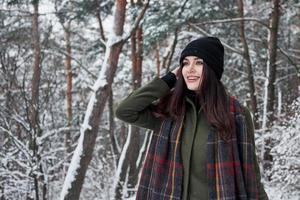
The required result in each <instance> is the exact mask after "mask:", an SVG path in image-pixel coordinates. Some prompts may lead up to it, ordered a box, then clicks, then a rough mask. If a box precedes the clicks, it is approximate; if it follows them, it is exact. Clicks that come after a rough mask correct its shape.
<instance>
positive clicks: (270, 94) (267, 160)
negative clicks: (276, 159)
mask: <svg viewBox="0 0 300 200" xmlns="http://www.w3.org/2000/svg"><path fill="white" fill-rule="evenodd" d="M279 7H280V0H273V9H272V13H271V18H270V25H269V26H270V30H269V35H268V38H269V40H268V63H267V71H266V76H267V80H266V84H265V85H266V87H265V102H264V115H263V117H264V119H263V125H262V128H264V129H265V128H268V127H270V126H271V125H272V123H273V122H274V121H275V113H274V111H275V108H274V107H275V101H276V98H275V81H276V73H277V71H276V68H277V64H276V61H277V49H278V46H277V42H278V27H279V18H280V10H279ZM263 146H264V152H263V157H264V159H263V169H264V170H266V169H270V168H271V166H272V160H273V157H272V155H271V154H270V152H271V138H267V139H266V140H265V141H264V144H263ZM267 178H268V179H270V176H269V177H267Z"/></svg>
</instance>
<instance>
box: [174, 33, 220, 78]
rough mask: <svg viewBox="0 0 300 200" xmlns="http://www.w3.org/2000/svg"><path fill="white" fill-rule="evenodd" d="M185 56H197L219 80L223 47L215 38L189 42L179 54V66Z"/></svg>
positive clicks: (203, 38) (202, 38)
mask: <svg viewBox="0 0 300 200" xmlns="http://www.w3.org/2000/svg"><path fill="white" fill-rule="evenodd" d="M186 56H197V57H198V58H201V59H203V61H204V62H205V63H206V64H207V65H208V67H210V68H211V69H212V70H213V71H214V72H215V74H216V76H217V78H218V79H219V80H220V79H221V77H222V74H223V71H224V47H223V45H222V43H221V42H220V40H219V39H218V38H216V37H201V38H198V39H196V40H193V41H191V42H190V43H189V44H188V45H187V46H186V47H185V48H184V49H183V51H182V52H181V56H180V66H182V61H183V59H184V58H185V57H186Z"/></svg>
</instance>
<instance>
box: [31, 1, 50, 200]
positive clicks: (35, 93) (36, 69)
mask: <svg viewBox="0 0 300 200" xmlns="http://www.w3.org/2000/svg"><path fill="white" fill-rule="evenodd" d="M32 5H33V12H34V13H33V15H32V41H33V50H34V61H33V67H32V68H33V76H32V80H31V102H30V108H29V115H30V116H29V119H30V127H31V144H30V148H31V149H32V152H33V157H34V158H35V159H36V161H35V163H36V165H38V167H37V169H38V170H39V173H37V172H34V173H33V179H34V190H35V198H36V200H39V180H41V182H42V188H43V189H42V197H43V199H46V194H47V187H46V184H45V182H44V181H45V178H44V174H43V168H42V165H41V163H40V160H41V157H40V155H39V152H38V145H37V143H36V140H37V137H39V136H41V129H40V126H39V86H40V79H41V67H40V62H41V48H40V33H39V22H38V15H39V14H38V12H39V1H38V0H35V1H32ZM33 167H35V166H33Z"/></svg>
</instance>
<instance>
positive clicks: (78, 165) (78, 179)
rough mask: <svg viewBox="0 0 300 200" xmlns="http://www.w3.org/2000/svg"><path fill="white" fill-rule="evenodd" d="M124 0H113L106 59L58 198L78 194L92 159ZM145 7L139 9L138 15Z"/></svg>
mask: <svg viewBox="0 0 300 200" xmlns="http://www.w3.org/2000/svg"><path fill="white" fill-rule="evenodd" d="M126 2H127V1H126V0H116V6H115V9H116V10H115V13H114V27H113V33H111V34H110V35H109V39H108V41H107V45H106V52H105V58H106V59H105V60H104V64H103V66H102V68H101V71H100V74H99V76H98V79H97V80H96V82H95V84H94V86H93V88H92V95H91V98H90V100H89V104H88V108H87V111H86V114H85V117H84V122H83V124H82V128H81V131H80V132H81V133H80V138H79V141H78V145H77V147H76V149H75V151H74V155H73V158H72V161H71V165H70V167H69V170H68V173H67V177H66V179H65V182H64V185H63V189H62V192H61V196H60V199H70V200H76V199H79V197H80V192H81V189H82V185H83V181H84V177H85V174H86V171H87V168H88V166H89V163H90V161H91V159H92V153H93V150H94V146H95V142H96V138H97V133H98V130H99V124H100V120H101V118H102V114H103V110H104V107H105V104H106V101H107V98H108V96H109V90H110V88H111V85H112V82H113V79H114V76H115V72H116V69H117V66H118V60H119V55H120V53H121V50H122V47H123V45H124V42H125V41H124V39H123V38H122V35H123V26H124V22H125V10H126ZM147 5H148V4H147ZM145 10H146V9H145ZM145 10H143V11H142V16H143V15H144V13H145ZM142 16H141V18H142ZM141 18H139V19H141ZM138 23H139V21H138V22H137V24H138Z"/></svg>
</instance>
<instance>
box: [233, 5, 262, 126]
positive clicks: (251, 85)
mask: <svg viewBox="0 0 300 200" xmlns="http://www.w3.org/2000/svg"><path fill="white" fill-rule="evenodd" d="M238 7H239V17H240V18H244V3H243V0H238ZM240 35H241V41H242V44H243V48H244V52H243V57H244V59H245V61H246V66H247V75H248V76H247V79H248V83H249V89H250V99H251V109H252V112H253V113H254V125H255V128H256V129H258V128H259V123H258V112H257V98H256V92H255V84H254V77H253V70H252V64H251V60H250V55H249V47H248V44H247V40H246V36H245V23H244V21H243V20H241V22H240Z"/></svg>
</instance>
